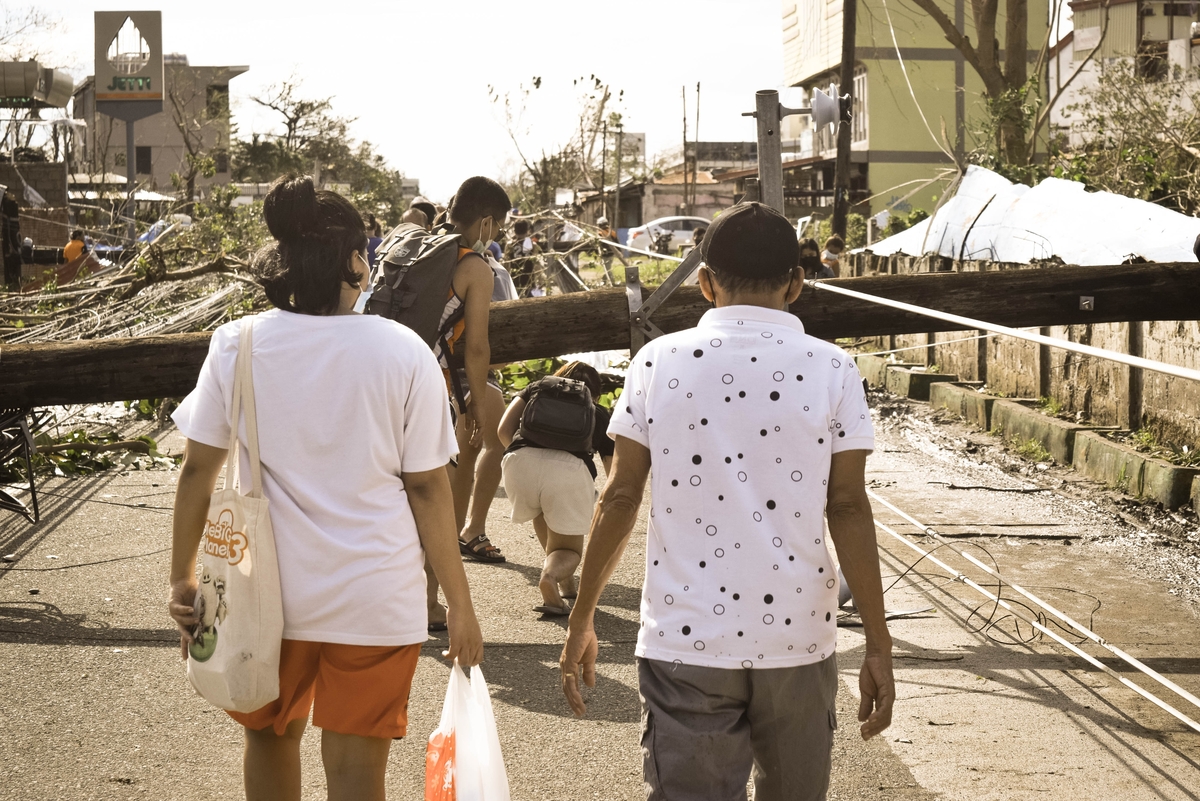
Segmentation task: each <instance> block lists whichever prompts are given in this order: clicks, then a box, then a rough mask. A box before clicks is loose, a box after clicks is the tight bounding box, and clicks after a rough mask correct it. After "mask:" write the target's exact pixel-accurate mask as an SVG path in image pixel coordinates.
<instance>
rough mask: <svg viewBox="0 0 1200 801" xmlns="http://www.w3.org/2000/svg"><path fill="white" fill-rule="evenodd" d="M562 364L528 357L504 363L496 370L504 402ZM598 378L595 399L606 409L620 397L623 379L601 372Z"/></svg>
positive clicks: (509, 400)
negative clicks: (598, 392) (598, 389)
mask: <svg viewBox="0 0 1200 801" xmlns="http://www.w3.org/2000/svg"><path fill="white" fill-rule="evenodd" d="M564 364H566V362H564V361H563V360H562V359H529V360H527V361H523V362H513V363H512V364H508V365H505V366H504V367H503V368H502V369H500V370H498V371H497V372H498V373H499V378H500V389H501V390H502V391H503V392H504V400H505V403H508V402H511V401H512V399H513V398H515V397H516V395H517V393H518V392H520V391H521V390H523V389H525V387H527V386H529V385H530V384H532V383H533V382H534V381H537V380H538V379H541V378H545V377H546V376H548V375H553V374H554V372H555V371H556V370H558V369H559V368H560V367H562V366H563V365H564ZM620 366H624V367H628V366H629V363H628V362H625V363H624V365H620ZM600 380H601V382H602V383H601V388H602V392H601V395H600V397H599V398H597V399H596V402H597V403H598V404H600V405H601V406H603V407H604V408H606V409H611V408H612V407H613V405H614V404H616V402H617V398H619V397H621V388H622V386H623V385H624V379H622V378H621V377H620V376H614V375H611V374H609V373H601V374H600Z"/></svg>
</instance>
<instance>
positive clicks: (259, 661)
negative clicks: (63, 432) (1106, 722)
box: [187, 318, 283, 712]
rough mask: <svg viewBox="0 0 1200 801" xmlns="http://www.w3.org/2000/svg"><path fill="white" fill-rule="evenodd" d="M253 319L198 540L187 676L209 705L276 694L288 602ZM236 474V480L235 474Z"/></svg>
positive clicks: (245, 325) (247, 705)
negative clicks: (245, 482)
mask: <svg viewBox="0 0 1200 801" xmlns="http://www.w3.org/2000/svg"><path fill="white" fill-rule="evenodd" d="M253 336H254V326H253V322H252V318H246V319H244V320H243V321H242V326H241V335H240V337H239V339H238V355H237V366H236V367H235V369H234V380H233V423H232V430H231V431H230V436H229V459H228V461H227V462H226V463H225V481H224V485H223V487H222V488H221V489H219V490H217V491H216V492H214V493H213V495H212V498H211V500H209V504H208V520H207V522H206V523H205V525H204V538H203V539H202V540H201V554H200V567H201V575H200V589H199V590H198V591H197V593H196V602H195V607H196V615H197V617H199V619H200V620H199V622H198V623H197V624H196V628H195V629H194V630H193V638H194V639H193V642H192V645H191V647H190V648H189V649H188V662H187V666H188V669H187V672H188V679H189V680H190V681H191V682H192V686H193V687H195V688H196V692H198V693H200V695H201V696H203V697H204V699H205V700H207V701H208V702H209V703H211V704H213V705H214V706H219V707H221V708H222V709H228V710H232V711H234V712H253V711H254V710H256V709H259V708H261V707H263V706H266V705H267V704H269V703H270V702H271V701H274V700H275V699H276V698H278V697H279V648H280V643H281V641H282V637H283V600H282V596H281V595H280V591H279V561H278V559H277V558H276V556H275V536H274V534H273V532H272V531H271V517H270V515H269V514H268V513H267V499H266V498H264V497H263V494H262V486H263V484H262V465H261V464H260V462H259V457H258V424H257V421H256V419H255V412H254V381H253V377H252V374H251V365H250V347H251V343H252V341H253ZM241 414H245V418H246V444H247V450H248V451H249V453H250V476H251V480H252V483H251V485H250V491H249V492H247V493H246V494H245V495H243V494H241V492H240V491H239V489H240V487H241V486H242V477H241V476H240V475H239V469H238V465H239V462H240V459H239V458H238V419H239V417H240V415H241ZM231 477H232V478H231Z"/></svg>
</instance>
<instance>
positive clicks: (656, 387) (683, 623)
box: [560, 203, 896, 801]
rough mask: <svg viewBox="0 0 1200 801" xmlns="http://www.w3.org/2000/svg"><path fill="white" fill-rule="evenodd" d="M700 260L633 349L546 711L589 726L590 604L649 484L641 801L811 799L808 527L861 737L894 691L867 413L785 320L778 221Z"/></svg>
mask: <svg viewBox="0 0 1200 801" xmlns="http://www.w3.org/2000/svg"><path fill="white" fill-rule="evenodd" d="M703 255H704V266H703V267H701V268H700V289H701V291H702V292H703V294H704V297H705V298H706V299H708V300H709V301H711V302H712V303H713V304H714V308H713V309H710V310H709V311H707V312H705V314H704V316H703V317H702V318H701V319H700V322H699V324H698V325H697V326H696V327H695V328H690V329H686V330H683V331H678V332H675V333H672V334H667V335H666V336H661V337H659V338H658V339H655V340H652V341H651V342H649V343H647V344H646V346H645V347H643V348H642V349H641V350H640V351H638V353H637V355H636V357H635V358H634V359H633V360H632V361H631V364H630V366H629V373H628V376H627V378H626V383H625V391H624V392H623V393H622V394H621V397H620V398H619V399H618V401H617V405H616V408H614V409H613V415H612V422H611V424H610V425H609V432H608V433H609V435H610V436H612V437H613V438H614V439H615V440H616V452H615V457H614V459H613V468H612V472H611V473H610V474H609V476H608V482H607V484H606V485H605V487H604V491H603V495H602V496H601V499H600V504H599V506H598V507H597V509H596V513H595V516H594V517H593V519H592V527H591V531H590V532H589V537H588V544H587V552H586V554H585V556H584V562H583V573H582V576H581V578H580V584H579V597H578V599H577V600H576V603H575V608H574V609H573V610H572V611H571V617H570V623H569V626H568V629H567V642H566V645H565V646H564V648H563V652H562V657H561V660H560V666H561V670H562V677H561V679H562V688H563V693H564V694H565V695H566V698H567V701H568V703H569V704H570V707H571V709H572V710H573V711H574V712H575V714H576V715H583V714H584V713H585V712H586V705H585V704H584V701H583V696H582V694H581V689H582V687H581V684H587V685H588V686H589V687H592V686H595V677H596V659H597V655H598V651H599V648H598V643H597V640H596V634H595V630H594V627H593V626H594V620H593V619H594V615H595V612H596V607H597V604H598V602H599V600H600V594H601V592H602V591H603V589H604V585H605V584H606V583H607V582H608V580H609V579H610V577H611V576H612V574H613V571H614V570H615V569H616V567H617V565H618V563H619V562H620V559H621V554H622V553H623V551H624V550H625V547H626V545H627V544H628V542H629V538H630V535H631V534H632V533H633V528H634V525H635V523H636V522H637V520H638V510H639V509H640V508H641V503H642V496H643V494H644V492H645V488H646V482H647V480H650V481H651V482H652V488H651V489H652V491H651V507H650V519H649V529H648V532H647V535H646V540H645V548H646V567H645V581H644V585H643V588H642V603H641V626H640V628H639V631H638V641H637V648H636V651H635V653H636V655H637V672H638V692H639V696H640V697H641V700H642V754H643V776H644V779H645V786H646V797H647V798H653V799H659V798H663V799H744V798H745V797H746V782H747V779H749V778H750V775H751V772H753V776H754V797H755V799H756V801H818V799H824V798H825V797H826V791H827V789H828V786H829V773H830V765H831V751H832V747H833V732H834V729H835V728H836V719H835V714H836V713H835V708H836V696H837V689H838V684H839V679H838V670H837V663H836V657H835V655H834V652H835V650H836V647H837V640H838V630H837V620H836V619H835V617H834V616H835V615H836V614H837V609H838V588H837V587H838V582H837V578H836V571H835V568H834V565H833V560H832V559H831V558H830V554H829V551H828V548H827V545H826V541H825V540H826V533H825V529H824V525H823V521H824V520H826V519H828V525H829V536H830V537H831V538H832V540H833V544H834V546H835V548H836V549H837V555H838V557H839V560H840V562H841V566H842V569H843V570H844V571H845V574H846V578H847V579H848V581H849V584H850V588H851V589H852V590H853V592H854V600H855V602H856V604H857V606H858V611H859V614H860V615H861V619H862V623H863V634H864V636H865V643H864V659H863V664H862V667H861V669H860V671H859V677H858V685H859V691H860V694H861V703H860V705H859V709H858V719H859V721H861V722H862V723H863V725H862V726H861V728H860V732H861V734H862V736H863V737H864V738H869V737H873V736H875V735H877V734H879V733H880V732H882V731H883V730H885V729H886V728H887V727H888V726H889V725H890V723H891V718H892V705H893V702H894V700H895V694H896V689H895V682H894V679H893V676H892V657H891V651H892V640H891V636H890V634H889V633H888V629H887V623H886V622H885V618H884V606H883V588H882V586H881V582H880V575H879V554H878V551H877V546H876V542H875V526H874V523H873V520H872V514H871V502H870V499H869V498H868V497H867V492H866V484H865V468H866V461H867V456H868V454H869V453H870V452H871V451H872V450H873V448H874V432H873V429H872V424H871V416H870V410H869V409H868V407H867V402H866V398H865V397H864V396H863V389H862V383H861V376H860V374H859V372H858V369H857V368H856V367H855V365H854V361H853V360H852V359H851V358H850V357H849V356H847V355H846V353H844V352H843V351H841V350H839V349H838V348H837V347H835V346H833V345H830V344H828V343H825V342H822V341H820V340H818V339H816V338H814V337H812V336H809V335H808V334H806V333H805V332H804V325H803V324H802V323H801V322H800V320H799V319H797V318H796V317H795V316H794V315H792V314H790V313H789V312H788V311H787V307H788V306H789V305H790V304H791V303H793V302H794V301H795V300H796V299H797V298H798V297H800V293H801V291H802V289H803V287H804V281H803V275H802V274H801V272H800V269H799V268H798V267H797V261H798V260H799V247H798V243H797V241H796V231H795V229H794V228H793V227H792V226H791V224H790V223H789V222H788V221H787V220H786V219H785V218H784V217H783V215H781V214H779V213H778V212H777V211H775V210H774V209H771V208H770V207H769V206H764V205H763V204H761V203H742V204H739V205H737V206H734V207H733V208H732V209H730V210H728V211H726V212H725V213H724V214H722V215H721V216H720V217H719V218H717V220H716V221H715V222H714V223H713V224H712V226H711V228H710V229H709V232H708V236H707V237H706V238H705V241H704V248H703ZM652 468H653V469H652Z"/></svg>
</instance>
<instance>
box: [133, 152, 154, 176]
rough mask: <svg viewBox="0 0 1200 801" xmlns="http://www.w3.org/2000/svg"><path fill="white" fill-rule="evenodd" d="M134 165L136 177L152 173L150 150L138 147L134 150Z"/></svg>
mask: <svg viewBox="0 0 1200 801" xmlns="http://www.w3.org/2000/svg"><path fill="white" fill-rule="evenodd" d="M133 150H134V165H135V166H136V167H137V174H138V175H149V174H150V173H151V172H153V171H154V167H153V159H151V157H150V148H149V147H143V146H141V145H138V146H137V147H135V148H134V149H133Z"/></svg>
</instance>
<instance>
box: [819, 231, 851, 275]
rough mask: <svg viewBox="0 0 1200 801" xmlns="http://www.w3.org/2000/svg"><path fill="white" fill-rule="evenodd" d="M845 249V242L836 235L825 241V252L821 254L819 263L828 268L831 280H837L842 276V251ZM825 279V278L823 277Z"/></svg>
mask: <svg viewBox="0 0 1200 801" xmlns="http://www.w3.org/2000/svg"><path fill="white" fill-rule="evenodd" d="M845 249H846V242H845V240H843V239H842V238H841V237H840V236H838V235H837V234H834V235H833V236H831V237H829V238H828V239H826V240H825V252H824V253H822V254H821V263H822V264H824V265H825V266H826V267H828V268H829V269H830V270H831V271H832V272H833V275H832V276H829V277H832V278H838V277H840V276H841V274H842V251H844V250H845ZM823 277H825V276H823Z"/></svg>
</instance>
